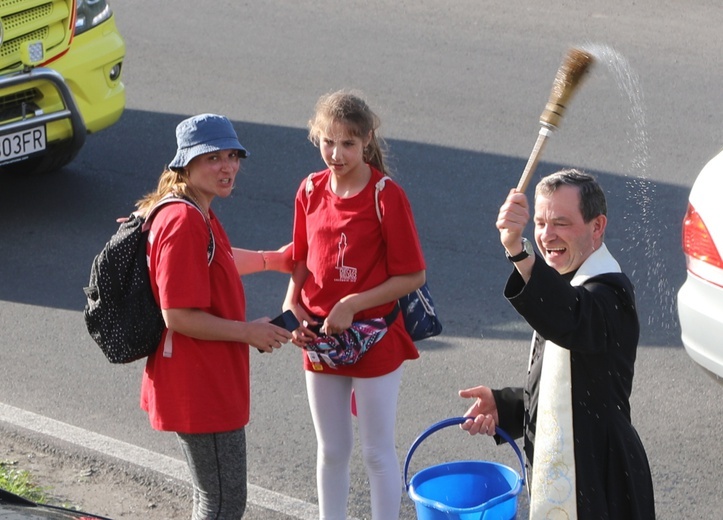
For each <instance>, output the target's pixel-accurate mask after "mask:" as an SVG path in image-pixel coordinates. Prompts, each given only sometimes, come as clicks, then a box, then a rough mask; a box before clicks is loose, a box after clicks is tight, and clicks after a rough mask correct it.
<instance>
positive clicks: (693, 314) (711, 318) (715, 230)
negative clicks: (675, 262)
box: [678, 151, 723, 384]
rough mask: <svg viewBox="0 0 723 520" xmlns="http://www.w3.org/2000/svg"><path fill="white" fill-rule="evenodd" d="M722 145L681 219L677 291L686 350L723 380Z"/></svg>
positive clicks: (717, 377)
mask: <svg viewBox="0 0 723 520" xmlns="http://www.w3.org/2000/svg"><path fill="white" fill-rule="evenodd" d="M721 196H723V151H721V152H720V153H719V154H718V155H717V156H715V157H714V158H713V159H711V161H710V162H709V163H708V164H706V165H705V167H704V168H703V169H702V170H701V172H700V174H699V175H698V178H697V179H696V180H695V183H694V184H693V188H692V189H691V191H690V197H689V199H688V211H687V213H686V214H685V219H684V220H683V252H684V253H685V261H686V265H687V268H688V269H687V270H688V273H687V277H686V280H685V283H684V284H683V286H682V287H681V288H680V291H679V292H678V317H679V319H680V329H681V338H682V340H683V345H684V346H685V350H686V351H687V352H688V355H689V356H690V357H691V358H692V359H693V360H694V361H695V362H696V363H698V364H699V365H700V366H701V367H703V368H704V369H705V370H706V371H707V372H708V373H709V374H711V375H712V376H713V377H714V378H716V379H717V380H718V382H719V383H722V384H723V200H721Z"/></svg>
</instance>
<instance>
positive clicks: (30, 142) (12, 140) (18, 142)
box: [0, 125, 47, 164]
mask: <svg viewBox="0 0 723 520" xmlns="http://www.w3.org/2000/svg"><path fill="white" fill-rule="evenodd" d="M46 144H47V143H46V142H45V125H43V126H37V127H35V128H29V129H27V130H21V131H20V132H15V133H12V134H6V135H0V164H2V163H6V162H10V161H13V160H14V159H18V158H21V157H25V156H27V155H31V154H34V153H37V152H42V151H43V150H45V146H46Z"/></svg>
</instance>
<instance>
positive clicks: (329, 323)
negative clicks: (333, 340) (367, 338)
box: [321, 300, 354, 335]
mask: <svg viewBox="0 0 723 520" xmlns="http://www.w3.org/2000/svg"><path fill="white" fill-rule="evenodd" d="M353 320H354V309H352V307H351V305H350V304H349V303H348V302H345V301H344V300H341V301H339V302H337V304H336V305H334V308H333V309H331V312H330V313H329V316H327V317H326V319H325V320H324V324H323V325H322V326H321V332H323V333H324V334H328V335H332V334H340V333H342V332H344V331H345V330H346V329H348V328H349V327H351V324H352V321H353Z"/></svg>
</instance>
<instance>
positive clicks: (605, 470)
mask: <svg viewBox="0 0 723 520" xmlns="http://www.w3.org/2000/svg"><path fill="white" fill-rule="evenodd" d="M528 221H529V209H528V202H527V198H526V197H525V195H524V194H523V193H520V192H519V191H517V190H515V189H513V190H512V191H511V192H510V194H509V195H508V197H507V200H506V201H505V203H504V204H503V205H502V207H501V208H500V212H499V216H498V220H497V228H498V229H499V231H500V240H501V242H502V245H503V246H504V248H505V250H506V254H507V258H508V259H509V260H510V262H512V264H513V265H514V271H513V273H512V274H511V275H510V278H509V280H508V281H507V285H506V286H505V291H504V294H505V297H506V298H507V299H508V300H509V302H510V303H511V304H512V305H513V306H514V307H515V309H516V310H517V312H519V313H520V315H521V316H522V317H523V318H524V319H525V320H526V321H527V323H529V324H530V326H531V327H532V328H533V329H534V331H535V332H534V335H533V339H532V345H531V349H530V350H531V352H530V359H529V365H528V370H527V378H526V382H525V386H524V387H523V388H503V389H498V390H493V389H490V388H488V387H485V386H479V387H476V388H470V389H467V390H461V391H460V392H459V395H460V396H461V397H463V398H476V401H475V404H474V405H472V406H471V407H470V408H469V410H467V412H466V413H465V416H468V417H470V420H469V421H466V422H465V423H464V424H463V425H462V428H463V429H465V430H468V431H469V433H471V434H475V433H487V434H489V435H493V434H494V432H495V426H499V427H500V428H502V429H504V430H505V431H507V432H508V433H510V434H511V435H512V436H513V437H516V438H517V437H523V438H524V450H525V455H526V458H527V478H528V489H529V491H530V519H531V520H538V519H547V518H555V519H557V518H565V519H568V520H573V519H578V520H583V519H585V520H603V519H609V520H642V519H644V520H648V519H654V518H655V503H654V499H653V483H652V478H651V474H650V467H649V465H648V459H647V456H646V454H645V449H644V447H643V444H642V442H641V441H640V438H639V437H638V434H637V432H636V431H635V428H634V427H633V425H632V423H631V419H630V393H631V391H632V385H633V373H634V365H635V356H636V350H637V345H638V336H639V331H640V328H639V324H638V316H637V311H636V309H635V295H634V292H633V286H632V284H631V283H630V280H629V279H628V277H627V276H626V275H624V274H623V273H622V272H621V270H620V266H619V265H618V263H617V262H616V261H615V259H614V258H613V257H612V255H611V254H610V252H609V251H608V250H607V247H606V246H605V243H604V242H603V239H604V234H605V226H606V224H607V206H606V201H605V194H604V193H603V191H602V188H601V187H600V185H599V184H598V183H597V181H596V180H595V178H594V177H593V176H591V175H588V174H586V173H583V172H580V171H578V170H563V171H560V172H557V173H554V174H552V175H549V176H547V177H545V178H543V179H542V180H541V181H540V183H539V184H538V185H537V188H536V190H535V214H534V229H535V242H536V244H537V248H538V250H539V251H540V255H537V254H535V252H534V249H533V247H532V244H531V243H530V242H529V241H527V240H526V239H525V238H523V236H522V234H523V231H524V229H525V226H526V224H527V222H528Z"/></svg>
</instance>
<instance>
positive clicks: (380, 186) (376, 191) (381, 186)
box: [374, 175, 392, 222]
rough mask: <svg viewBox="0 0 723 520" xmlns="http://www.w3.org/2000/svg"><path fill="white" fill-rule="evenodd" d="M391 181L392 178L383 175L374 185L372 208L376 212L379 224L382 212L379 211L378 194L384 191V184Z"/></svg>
mask: <svg viewBox="0 0 723 520" xmlns="http://www.w3.org/2000/svg"><path fill="white" fill-rule="evenodd" d="M391 180H392V178H391V177H390V176H389V175H385V176H384V177H382V178H381V179H379V182H377V183H376V184H375V185H374V206H375V208H376V210H377V218H378V219H379V222H381V221H382V210H381V209H379V192H380V191H382V190H383V189H384V186H385V185H386V182H387V181H391Z"/></svg>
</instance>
